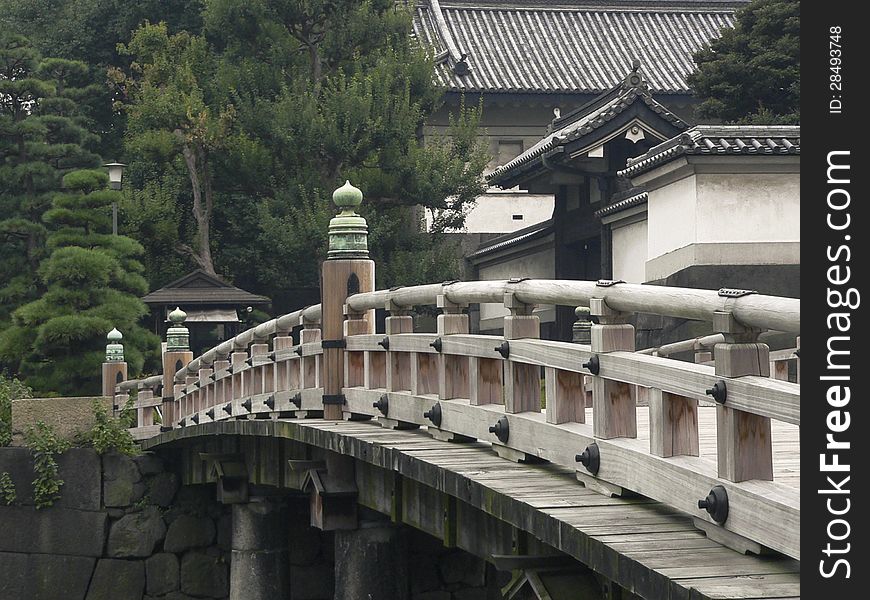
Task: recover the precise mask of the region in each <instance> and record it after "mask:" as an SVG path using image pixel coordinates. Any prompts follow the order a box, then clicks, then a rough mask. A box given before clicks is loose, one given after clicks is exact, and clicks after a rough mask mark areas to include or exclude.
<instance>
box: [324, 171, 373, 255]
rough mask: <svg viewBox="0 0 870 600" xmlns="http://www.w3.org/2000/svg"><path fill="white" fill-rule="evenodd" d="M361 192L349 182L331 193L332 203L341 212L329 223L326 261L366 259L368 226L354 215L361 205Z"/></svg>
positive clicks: (362, 219) (363, 220)
mask: <svg viewBox="0 0 870 600" xmlns="http://www.w3.org/2000/svg"><path fill="white" fill-rule="evenodd" d="M362 200H363V193H362V191H361V190H360V189H359V188H357V187H354V186H353V185H351V183H350V181H347V182H345V184H344V185H343V186H341V187H340V188H338V189H337V190H335V191H334V192H333V193H332V201H333V202H334V203H335V205H336V206H337V207H338V208H339V209H340V210H341V212H340V213H339V214H338V215H337V216H335V217H333V218H332V220H331V221H330V222H329V252H328V254H327V259H329V260H334V259H339V258H368V257H369V248H368V232H369V229H368V225H366V220H365V219H364V218H362V217H361V216H359V215H358V214H357V213H356V208H357V207H358V206H359V205H360V204H362Z"/></svg>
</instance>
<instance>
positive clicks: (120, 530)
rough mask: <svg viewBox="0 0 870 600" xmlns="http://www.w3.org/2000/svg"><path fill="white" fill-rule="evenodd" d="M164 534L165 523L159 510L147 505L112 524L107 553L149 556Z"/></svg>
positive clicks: (120, 555) (122, 555)
mask: <svg viewBox="0 0 870 600" xmlns="http://www.w3.org/2000/svg"><path fill="white" fill-rule="evenodd" d="M165 535H166V525H165V524H164V523H163V517H161V516H160V511H158V510H157V508H156V507H154V506H149V507H148V508H146V509H145V510H143V511H142V512H137V513H133V514H129V515H126V516H124V517H122V518H121V519H119V520H118V521H115V522H114V523H113V524H112V528H111V529H110V531H109V547H108V549H107V554H108V555H109V556H113V557H146V556H151V554H152V553H153V552H154V549H155V548H156V547H157V544H159V543H160V542H161V541H162V540H163V537H164V536H165Z"/></svg>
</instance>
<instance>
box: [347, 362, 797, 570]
mask: <svg viewBox="0 0 870 600" xmlns="http://www.w3.org/2000/svg"><path fill="white" fill-rule="evenodd" d="M608 356H610V355H608ZM346 393H347V401H348V405H349V407H350V408H351V409H352V410H359V411H360V412H363V413H365V412H366V411H372V410H373V409H372V408H370V407H371V402H372V400H371V399H372V398H373V397H374V394H376V392H368V391H365V390H346ZM390 399H391V412H393V411H395V412H396V413H400V414H401V416H398V417H397V418H400V419H402V420H407V421H410V422H417V423H421V424H423V419H422V417H421V416H419V415H420V414H421V413H422V411H423V410H427V409H428V406H427V405H428V404H429V403H430V402H431V401H430V400H429V399H427V398H420V397H417V396H410V395H402V394H391V395H390ZM441 408H442V414H443V416H442V428H443V429H446V430H449V431H453V432H456V433H461V434H463V435H467V436H470V437H477V438H480V439H492V437H493V436H492V435H491V434H489V433H488V432H487V431H486V430H487V428H488V426H489V423H490V422H492V423H494V422H495V421H496V420H497V419H498V418H499V417H500V416H501V415H502V414H504V413H502V412H501V408H500V407H499V406H498V405H484V406H471V405H470V404H469V403H468V402H467V401H463V400H452V401H442V402H441ZM507 417H508V420H509V422H510V431H511V433H510V441H509V445H510V447H511V448H514V449H516V450H519V451H522V452H527V453H529V454H532V455H538V456H540V457H541V458H544V459H546V460H550V461H552V462H554V463H558V464H561V465H565V466H568V465H571V466H573V465H575V464H576V463H575V462H574V456H575V454H576V453H577V452H579V451H580V450H582V449H583V448H584V447H585V446H586V445H588V444H590V443H592V442H593V441H596V442H597V443H598V445H599V447H600V449H601V453H602V457H603V459H602V466H601V470H600V471H599V473H598V477H600V478H601V479H603V480H605V481H607V482H610V483H613V484H615V485H619V486H622V487H624V488H627V489H630V490H633V491H636V492H638V493H641V494H643V495H646V496H649V497H651V498H654V499H656V500H659V501H663V502H667V503H668V504H670V505H671V506H674V507H676V508H679V509H681V510H684V511H685V512H686V514H690V515H697V516H698V517H699V518H705V519H706V518H707V516H706V513H702V512H701V511H699V510H698V508H697V500H698V499H699V498H703V497H705V496H706V495H707V493H708V492H709V490H710V489H711V488H712V487H713V486H714V485H718V484H719V483H720V480H719V478H718V474H717V470H716V465H715V463H711V461H709V460H707V459H704V458H700V457H688V456H679V457H673V458H661V457H656V456H651V455H649V454H648V440H646V439H624V438H620V439H613V440H601V439H595V438H594V436H593V435H592V431H591V429H592V427H591V426H590V424H589V423H588V420H587V423H585V424H583V423H566V424H562V425H553V424H549V423H547V422H546V417H545V415H544V414H543V413H531V412H529V413H522V414H520V415H507ZM593 420H594V419H593ZM543 439H546V440H547V445H546V447H541V444H540V440H543ZM728 493H729V496H730V498H731V501H732V504H731V512H730V515H729V518H728V521H727V522H726V524H725V528H726V529H728V530H730V531H734V532H735V533H738V534H740V535H744V536H746V537H749V538H751V539H755V541H758V542H760V543H762V544H764V545H766V546H768V547H771V548H774V549H777V550H780V551H783V552H785V553H787V554H789V555H791V556H794V557H795V558H799V557H800V545H799V535H798V531H799V521H800V494H799V490H796V489H795V488H792V487H788V486H785V485H782V484H779V483H776V482H759V481H747V482H741V483H730V484H729V485H728ZM759 514H767V515H768V516H769V518H768V519H766V520H759V519H758V517H757V516H758V515H759Z"/></svg>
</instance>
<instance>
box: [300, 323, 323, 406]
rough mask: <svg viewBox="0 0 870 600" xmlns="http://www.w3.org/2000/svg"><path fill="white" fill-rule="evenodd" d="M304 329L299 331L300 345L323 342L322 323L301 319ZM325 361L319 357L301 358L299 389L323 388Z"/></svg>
mask: <svg viewBox="0 0 870 600" xmlns="http://www.w3.org/2000/svg"><path fill="white" fill-rule="evenodd" d="M300 320H301V321H302V329H301V330H299V344H300V345H301V344H315V343H317V342H320V341H322V337H323V330H322V329H321V325H320V322H318V321H313V320H311V319H308V318H306V317H305V316H304V315H303V316H302V317H300ZM323 365H324V363H323V361H318V357H317V356H301V357H300V358H299V387H300V388H301V389H314V388H316V387H323Z"/></svg>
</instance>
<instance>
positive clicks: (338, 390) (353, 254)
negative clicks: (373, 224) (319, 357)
mask: <svg viewBox="0 0 870 600" xmlns="http://www.w3.org/2000/svg"><path fill="white" fill-rule="evenodd" d="M362 199H363V194H362V192H361V191H360V190H359V189H357V188H355V187H354V186H352V185H351V184H350V182H349V181H348V182H346V183H345V184H344V185H343V186H342V187H340V188H338V189H337V190H335V192H334V193H333V194H332V201H333V202H334V203H335V205H336V206H337V207H338V208H339V209H340V210H341V212H340V213H339V214H338V215H337V216H335V217H333V218H332V220H331V221H330V222H329V252H328V253H327V258H326V260H325V261H324V262H323V267H322V270H321V286H320V292H321V293H320V295H321V301H320V306H321V313H322V316H321V318H322V321H323V346H324V347H323V363H322V365H323V373H322V375H321V384H322V386H323V417H324V418H325V419H341V418H342V413H343V408H344V404H345V399H344V395H343V394H342V388H343V387H344V354H345V351H344V348H343V347H342V341H343V340H344V339H345V333H344V305H345V301H346V300H347V298H348V296H352V295H354V294H357V293H360V292H370V291H372V290H373V289H374V284H375V263H374V262H373V261H371V260H369V251H368V226H367V225H366V221H365V219H363V218H362V217H361V216H359V215H358V214H357V213H356V208H357V207H358V206H359V205H360V204H361V203H362ZM364 318H365V319H366V320H367V321H369V323H370V324H371V326H372V327H373V326H374V314H373V311H369V312H368V314H366V315H365V317H364ZM372 331H374V330H373V329H372Z"/></svg>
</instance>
